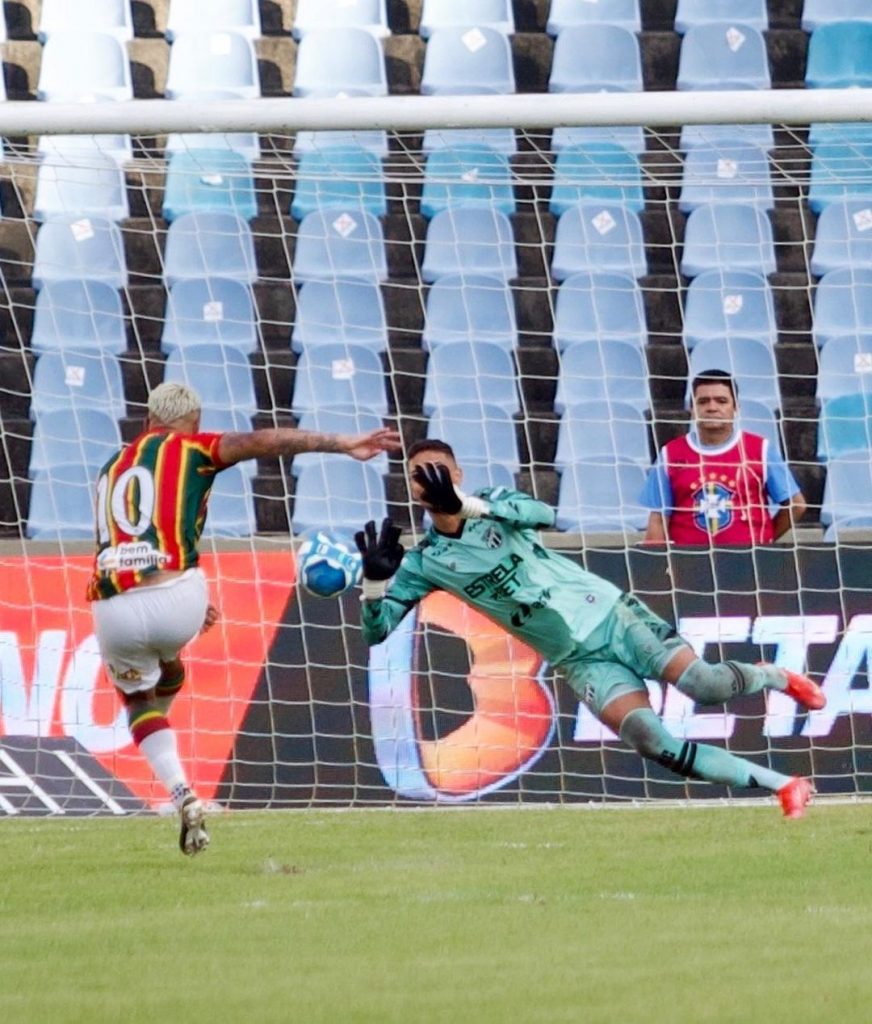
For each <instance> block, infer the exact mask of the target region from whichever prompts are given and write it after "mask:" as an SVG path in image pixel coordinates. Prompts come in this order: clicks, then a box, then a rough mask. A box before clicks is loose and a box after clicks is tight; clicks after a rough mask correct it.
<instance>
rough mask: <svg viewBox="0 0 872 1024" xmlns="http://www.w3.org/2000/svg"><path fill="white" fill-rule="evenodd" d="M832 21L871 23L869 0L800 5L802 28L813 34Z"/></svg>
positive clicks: (816, 1) (825, 0)
mask: <svg viewBox="0 0 872 1024" xmlns="http://www.w3.org/2000/svg"><path fill="white" fill-rule="evenodd" d="M834 21H872V4H870V3H869V0H805V2H804V3H803V5H802V27H803V29H804V30H805V31H806V32H815V31H816V30H817V29H819V28H820V27H821V26H822V25H829V24H830V23H831V22H834Z"/></svg>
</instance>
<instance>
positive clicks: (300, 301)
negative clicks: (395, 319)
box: [291, 279, 388, 352]
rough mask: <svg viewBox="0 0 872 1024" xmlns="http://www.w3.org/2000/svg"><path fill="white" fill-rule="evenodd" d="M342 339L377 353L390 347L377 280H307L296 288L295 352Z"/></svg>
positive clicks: (346, 342) (292, 336) (293, 336)
mask: <svg viewBox="0 0 872 1024" xmlns="http://www.w3.org/2000/svg"><path fill="white" fill-rule="evenodd" d="M335 342H342V343H343V344H345V345H360V346H362V347H363V348H370V349H372V350H373V351H374V352H384V351H385V350H386V349H387V347H388V326H387V320H386V317H385V307H384V300H383V299H382V294H381V290H380V288H379V286H378V285H377V284H376V283H375V282H374V281H364V280H359V279H348V280H342V279H334V280H330V281H308V282H307V283H306V284H304V285H303V286H302V287H301V288H300V289H299V290H298V291H297V312H296V316H295V317H294V325H293V327H292V329H291V347H292V348H293V350H294V351H295V352H302V351H303V349H305V348H309V347H311V346H313V345H325V344H333V343H335Z"/></svg>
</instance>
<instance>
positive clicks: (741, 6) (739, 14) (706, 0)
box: [675, 0, 769, 35]
mask: <svg viewBox="0 0 872 1024" xmlns="http://www.w3.org/2000/svg"><path fill="white" fill-rule="evenodd" d="M711 22H721V23H723V22H727V23H735V22H740V23H741V24H742V25H750V26H751V27H752V28H755V29H757V31H758V32H765V31H766V29H768V28H769V13H768V11H767V10H766V0H678V10H677V11H676V12H675V31H676V32H680V33H681V34H682V35H684V33H685V32H689V31H690V30H691V29H692V28H694V27H695V26H697V25H707V24H710V23H711Z"/></svg>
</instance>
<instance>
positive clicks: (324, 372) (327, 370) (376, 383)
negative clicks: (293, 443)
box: [291, 344, 388, 416]
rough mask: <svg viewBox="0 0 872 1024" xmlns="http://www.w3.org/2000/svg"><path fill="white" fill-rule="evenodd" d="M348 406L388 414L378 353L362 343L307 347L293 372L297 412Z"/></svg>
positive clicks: (294, 408) (383, 378)
mask: <svg viewBox="0 0 872 1024" xmlns="http://www.w3.org/2000/svg"><path fill="white" fill-rule="evenodd" d="M349 405H351V406H355V407H357V408H360V409H370V410H372V412H374V413H376V414H377V415H379V416H386V415H387V411H388V399H387V392H386V391H385V372H384V368H383V367H382V362H381V359H380V358H379V356H378V353H377V352H373V350H372V349H370V348H363V347H361V346H360V345H342V344H334V345H315V346H313V347H311V348H305V349H304V350H303V352H302V353H301V354H300V358H299V359H298V360H297V369H296V373H295V375H294V392H293V400H292V402H291V406H292V408H293V411H294V413H295V414H299V413H303V412H307V411H309V410H310V409H318V408H325V409H326V408H328V407H329V406H349Z"/></svg>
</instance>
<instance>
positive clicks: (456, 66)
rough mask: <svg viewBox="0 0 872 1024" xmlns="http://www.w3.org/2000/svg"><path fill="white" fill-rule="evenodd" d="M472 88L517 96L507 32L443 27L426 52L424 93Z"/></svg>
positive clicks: (460, 90) (464, 91)
mask: <svg viewBox="0 0 872 1024" xmlns="http://www.w3.org/2000/svg"><path fill="white" fill-rule="evenodd" d="M470 89H472V90H474V91H477V92H481V91H485V90H487V91H492V92H495V93H513V92H514V91H515V71H514V66H513V63H512V48H511V46H510V45H509V40H508V37H507V36H506V34H505V33H504V32H499V31H498V30H497V29H493V28H488V27H487V26H483V27H481V28H479V27H473V28H440V29H437V30H436V31H435V32H433V34H432V35H431V36H430V39H429V40H428V42H427V48H426V51H425V53H424V71H423V75H422V78H421V92H422V93H423V94H424V95H425V96H427V95H431V94H433V93H436V92H446V91H449V90H451V91H453V92H458V93H459V92H463V93H466V92H468V91H469V90H470Z"/></svg>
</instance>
